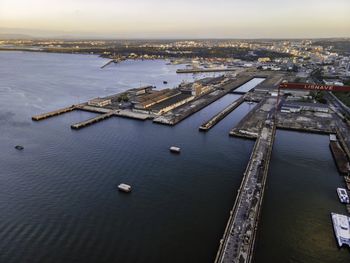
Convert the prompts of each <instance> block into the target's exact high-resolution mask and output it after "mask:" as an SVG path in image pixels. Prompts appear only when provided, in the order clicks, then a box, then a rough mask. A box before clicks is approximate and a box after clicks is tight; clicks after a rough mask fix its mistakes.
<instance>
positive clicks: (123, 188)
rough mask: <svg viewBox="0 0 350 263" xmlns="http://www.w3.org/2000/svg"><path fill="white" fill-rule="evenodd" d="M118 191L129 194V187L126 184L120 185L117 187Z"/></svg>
mask: <svg viewBox="0 0 350 263" xmlns="http://www.w3.org/2000/svg"><path fill="white" fill-rule="evenodd" d="M118 189H119V191H122V192H126V193H129V192H131V186H130V185H128V184H120V185H118Z"/></svg>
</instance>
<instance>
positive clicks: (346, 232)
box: [331, 213, 350, 247]
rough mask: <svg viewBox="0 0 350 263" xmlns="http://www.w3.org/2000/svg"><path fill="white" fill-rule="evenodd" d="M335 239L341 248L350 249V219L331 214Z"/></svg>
mask: <svg viewBox="0 0 350 263" xmlns="http://www.w3.org/2000/svg"><path fill="white" fill-rule="evenodd" d="M331 217H332V222H333V229H334V234H335V238H336V239H337V243H338V246H339V247H342V246H343V245H347V246H349V247H350V222H349V221H350V218H349V217H347V216H345V215H340V214H336V213H331Z"/></svg>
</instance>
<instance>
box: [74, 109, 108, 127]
mask: <svg viewBox="0 0 350 263" xmlns="http://www.w3.org/2000/svg"><path fill="white" fill-rule="evenodd" d="M113 115H114V111H110V112H107V113H104V114H101V115H99V116H97V117H94V118H91V119H88V120H86V121H82V122H79V123H76V124H73V125H71V128H72V129H75V130H78V129H81V128H84V127H86V126H88V125H91V124H93V123H96V122H99V121H102V120H105V119H108V118H110V117H112V116H113Z"/></svg>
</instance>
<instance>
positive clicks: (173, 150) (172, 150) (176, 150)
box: [169, 146, 181, 153]
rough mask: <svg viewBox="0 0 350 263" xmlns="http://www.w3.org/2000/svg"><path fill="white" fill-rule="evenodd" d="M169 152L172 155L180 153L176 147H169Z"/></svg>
mask: <svg viewBox="0 0 350 263" xmlns="http://www.w3.org/2000/svg"><path fill="white" fill-rule="evenodd" d="M169 150H170V151H171V152H173V153H180V151H181V149H180V147H176V146H171V147H170V148H169Z"/></svg>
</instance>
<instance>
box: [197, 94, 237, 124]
mask: <svg viewBox="0 0 350 263" xmlns="http://www.w3.org/2000/svg"><path fill="white" fill-rule="evenodd" d="M243 101H244V96H242V97H240V98H239V99H238V100H236V101H234V102H232V103H231V104H230V105H229V106H227V107H226V108H225V109H223V110H222V111H221V112H219V113H218V114H216V115H215V116H214V117H212V118H211V119H210V120H208V121H206V122H205V123H203V124H202V125H201V126H200V127H199V130H200V131H208V130H210V129H211V128H212V127H214V126H215V125H216V124H217V123H218V122H220V121H221V120H222V119H223V118H225V117H226V116H227V115H228V114H230V113H231V112H232V111H233V110H234V109H236V108H237V107H238V106H239V105H241V103H242V102H243Z"/></svg>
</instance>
